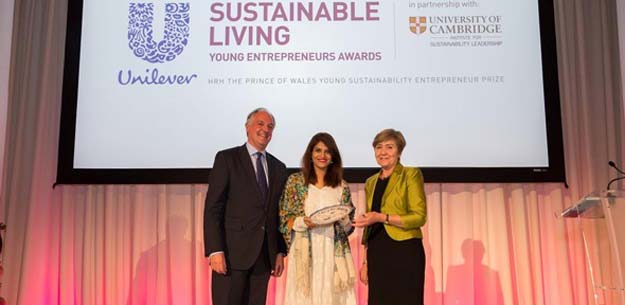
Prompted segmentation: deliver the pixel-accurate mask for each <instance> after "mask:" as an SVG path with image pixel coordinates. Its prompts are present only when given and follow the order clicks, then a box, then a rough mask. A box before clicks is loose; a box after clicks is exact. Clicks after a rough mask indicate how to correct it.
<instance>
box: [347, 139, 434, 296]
mask: <svg viewBox="0 0 625 305" xmlns="http://www.w3.org/2000/svg"><path fill="white" fill-rule="evenodd" d="M405 146H406V140H405V139H404V136H403V135H402V134H401V132H399V131H396V130H394V129H385V130H382V131H381V132H380V133H378V134H377V135H376V137H375V139H374V140H373V148H374V151H375V159H376V161H377V163H378V164H379V165H380V172H378V173H377V174H375V175H373V176H371V177H369V179H367V182H366V184H365V193H366V198H367V213H365V214H364V215H362V216H360V217H358V218H357V219H356V220H355V222H354V225H355V226H356V227H364V228H365V230H364V233H363V237H362V243H363V244H364V245H365V247H366V251H365V253H366V255H365V259H364V261H363V265H362V268H361V270H360V279H361V281H362V282H363V283H365V284H369V305H417V304H418V305H421V304H423V285H424V280H425V251H424V250H423V243H422V242H421V239H422V237H423V234H422V232H421V227H422V226H423V225H424V224H425V221H426V216H427V208H426V203H425V192H424V190H423V175H422V174H421V170H419V169H418V168H413V167H404V166H402V165H401V164H400V163H399V158H400V156H401V153H402V151H403V149H404V147H405Z"/></svg>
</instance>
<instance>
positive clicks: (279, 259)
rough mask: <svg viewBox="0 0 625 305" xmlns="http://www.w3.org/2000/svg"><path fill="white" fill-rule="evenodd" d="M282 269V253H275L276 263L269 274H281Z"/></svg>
mask: <svg viewBox="0 0 625 305" xmlns="http://www.w3.org/2000/svg"><path fill="white" fill-rule="evenodd" d="M282 271H284V255H283V254H282V253H278V254H276V265H275V268H274V269H273V270H271V276H276V277H278V276H281V275H282Z"/></svg>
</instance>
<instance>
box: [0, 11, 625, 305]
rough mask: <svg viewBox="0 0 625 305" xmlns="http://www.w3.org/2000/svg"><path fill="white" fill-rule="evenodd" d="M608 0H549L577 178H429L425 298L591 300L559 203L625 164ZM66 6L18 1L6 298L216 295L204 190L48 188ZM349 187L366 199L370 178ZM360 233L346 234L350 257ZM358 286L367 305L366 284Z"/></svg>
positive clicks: (97, 300) (53, 300)
mask: <svg viewBox="0 0 625 305" xmlns="http://www.w3.org/2000/svg"><path fill="white" fill-rule="evenodd" d="M615 1H616V0H556V23H557V25H556V27H557V43H558V56H559V62H558V66H559V72H560V84H561V85H560V88H561V97H562V99H561V103H562V110H561V113H562V116H563V136H564V147H565V158H566V170H567V177H568V183H569V186H570V188H565V186H564V185H563V184H558V183H544V184H541V183H524V184H521V183H513V184H498V183H492V184H433V183H430V184H427V185H426V191H427V199H428V209H429V220H428V224H427V226H426V227H425V238H424V244H425V246H426V251H427V256H428V263H427V280H426V282H427V283H426V303H427V304H446V305H447V304H506V305H512V304H515V305H516V304H521V305H543V304H553V305H560V304H593V303H592V302H593V296H592V292H591V290H590V289H589V288H588V287H589V277H588V273H587V269H586V266H585V261H584V251H583V248H582V244H581V236H580V233H579V230H578V229H579V228H578V227H577V224H576V223H575V222H571V221H565V220H562V219H557V218H556V217H554V213H557V212H559V211H560V210H562V209H563V208H565V207H567V206H569V205H571V204H572V203H573V202H575V201H576V200H577V199H578V198H580V197H581V196H582V195H584V194H586V193H588V192H590V191H592V190H595V189H602V188H604V187H605V185H606V183H607V181H608V180H609V178H611V177H614V176H615V174H614V173H613V172H612V171H611V170H610V169H609V168H608V166H607V160H614V161H615V162H617V163H618V164H621V165H623V164H625V141H624V140H623V130H624V129H623V127H625V124H624V123H623V117H624V116H623V104H622V103H621V99H622V96H621V86H620V84H621V79H620V77H619V73H620V72H619V64H620V63H619V51H618V40H617V36H618V33H617V18H616V3H615ZM66 7H67V2H66V0H47V1H38V0H22V1H16V2H15V15H14V16H15V18H14V26H13V32H14V35H13V37H14V39H13V44H12V57H11V70H10V71H11V73H10V82H9V101H10V103H9V105H8V121H7V142H6V143H7V144H6V148H7V149H6V154H5V159H4V164H5V175H4V179H3V181H2V185H3V189H4V191H3V193H2V197H1V198H2V202H1V211H2V212H1V215H2V217H3V219H2V220H3V221H6V222H7V224H8V229H7V236H6V240H5V249H4V251H3V252H4V253H3V259H4V265H5V274H4V277H3V278H2V279H1V280H2V286H1V287H0V295H1V296H4V297H5V298H7V300H8V301H9V304H24V305H30V304H210V289H209V287H210V272H209V269H208V266H207V264H206V259H205V258H203V256H202V230H201V228H202V211H203V199H204V193H205V191H206V185H85V186H78V185H76V186H73V185H66V186H57V187H56V188H55V189H53V188H52V185H53V183H54V181H55V176H56V160H57V149H58V130H59V118H60V108H61V84H62V67H63V49H64V33H65V23H66V21H65V20H66ZM206 119H207V120H210V118H206ZM242 119H243V118H242ZM279 133H280V129H279V128H278V129H277V130H276V135H277V136H279ZM372 136H373V135H372ZM198 140H201V139H198ZM408 145H410V143H408ZM363 153H370V154H372V152H363ZM372 158H373V155H372ZM350 187H351V189H352V191H353V193H354V201H355V203H356V204H357V205H358V206H359V208H360V209H362V206H363V204H364V191H363V185H362V184H352V185H350ZM621 187H622V185H621ZM360 234H361V232H359V231H357V232H356V233H355V234H354V235H353V236H352V237H351V242H352V246H353V249H354V250H353V251H354V257H355V260H356V263H357V264H359V263H360V262H361V255H362V250H361V249H360V248H359V247H358V239H359V236H360ZM287 272H288V271H287ZM389 276H392V275H389ZM356 289H357V290H358V296H359V303H360V304H366V291H367V290H366V289H367V287H366V286H363V285H360V284H359V285H358V286H357V287H356ZM269 290H270V291H269V297H268V304H279V305H281V304H282V303H283V302H282V299H283V295H284V277H282V278H280V279H278V280H276V281H272V282H271V285H270V289H269ZM601 301H602V302H605V303H607V304H610V300H609V299H603V300H601Z"/></svg>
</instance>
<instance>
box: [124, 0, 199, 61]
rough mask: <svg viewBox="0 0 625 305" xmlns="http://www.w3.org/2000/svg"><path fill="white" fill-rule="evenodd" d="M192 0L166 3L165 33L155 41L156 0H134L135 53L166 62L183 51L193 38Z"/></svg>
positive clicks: (132, 43)
mask: <svg viewBox="0 0 625 305" xmlns="http://www.w3.org/2000/svg"><path fill="white" fill-rule="evenodd" d="M189 8H190V6H189V3H167V4H165V35H164V37H163V39H161V40H160V41H158V42H157V41H154V39H153V30H152V21H153V20H154V4H153V3H130V8H129V12H128V46H129V47H130V49H131V50H132V52H133V53H134V54H135V56H137V57H139V58H141V59H143V60H145V61H148V62H151V63H164V62H166V61H172V60H174V59H175V58H176V56H178V55H180V53H182V51H183V50H184V47H185V46H186V45H187V43H188V42H189Z"/></svg>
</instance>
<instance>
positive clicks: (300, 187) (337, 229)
mask: <svg viewBox="0 0 625 305" xmlns="http://www.w3.org/2000/svg"><path fill="white" fill-rule="evenodd" d="M340 187H342V188H343V192H342V196H341V200H340V204H341V205H348V206H351V207H352V208H353V207H354V205H353V203H352V196H351V192H350V191H349V186H348V185H347V182H345V181H344V180H343V181H341V185H340ZM307 195H308V185H306V182H305V179H304V175H303V173H302V172H298V173H295V174H292V175H291V176H289V178H288V180H287V182H286V185H285V186H284V192H283V193H282V198H281V199H280V232H281V233H282V235H283V236H284V240H285V241H286V246H287V251H288V250H289V249H290V247H291V243H292V231H293V222H294V221H295V218H297V217H304V216H306V214H305V213H304V202H305V201H306V196H307ZM354 213H355V209H352V212H351V213H350V214H349V222H350V223H351V222H352V221H353V220H354ZM339 222H340V221H338V222H336V223H334V253H335V255H336V256H345V253H346V252H350V249H349V241H348V239H347V236H348V235H349V234H351V233H352V232H353V231H354V228H353V227H351V226H349V229H348V231H347V232H346V231H345V229H344V227H343V226H342V225H341V224H340V223H339Z"/></svg>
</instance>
